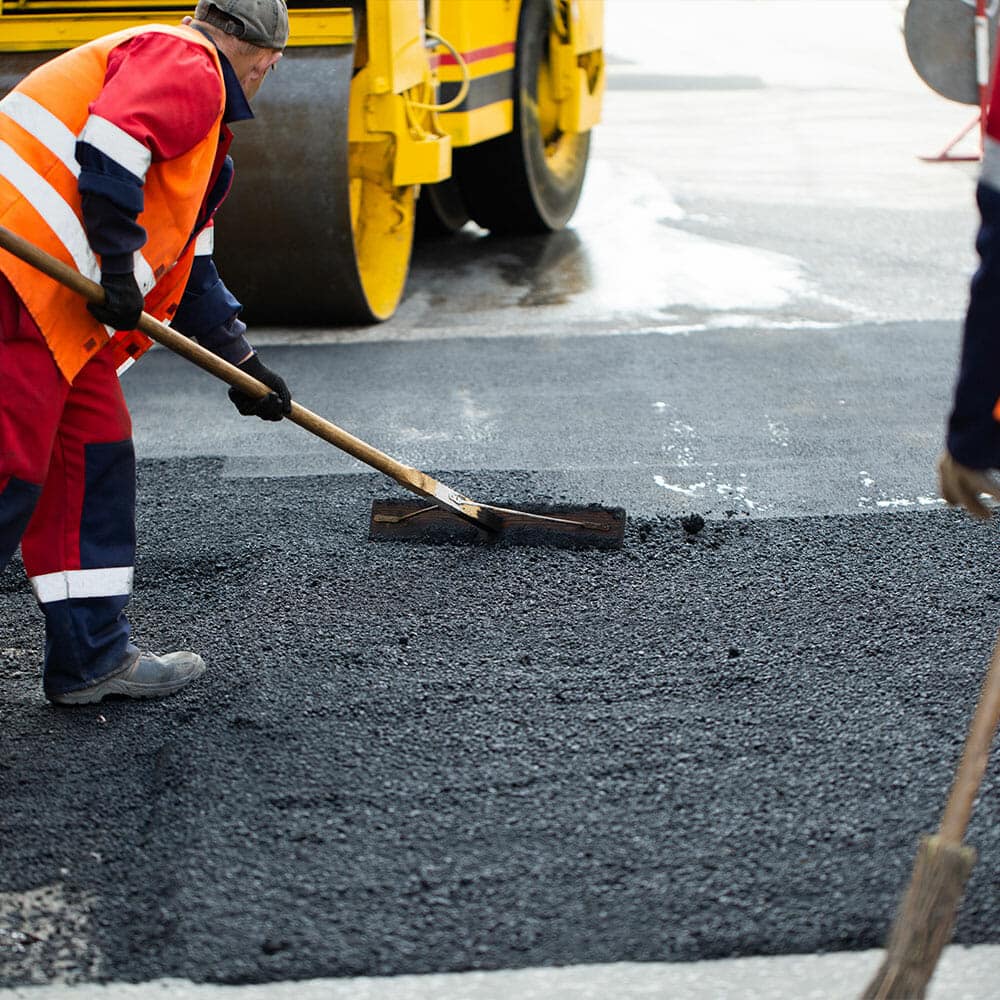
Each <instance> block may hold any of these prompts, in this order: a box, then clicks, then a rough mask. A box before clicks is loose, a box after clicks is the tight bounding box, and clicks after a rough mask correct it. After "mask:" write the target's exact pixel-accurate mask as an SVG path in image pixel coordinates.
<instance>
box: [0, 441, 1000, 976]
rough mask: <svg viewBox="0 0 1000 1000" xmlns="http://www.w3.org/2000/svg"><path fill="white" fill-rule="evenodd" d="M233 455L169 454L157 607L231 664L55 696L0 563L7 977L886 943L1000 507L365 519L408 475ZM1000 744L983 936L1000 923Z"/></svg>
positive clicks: (143, 502)
mask: <svg viewBox="0 0 1000 1000" xmlns="http://www.w3.org/2000/svg"><path fill="white" fill-rule="evenodd" d="M220 472H221V466H220V465H219V464H218V463H215V462H212V461H207V460H205V461H201V460H176V461H168V462H145V463H142V464H141V466H140V496H139V521H138V528H139V544H140V554H139V561H138V566H137V574H136V592H135V597H134V598H133V602H132V605H131V610H130V616H131V618H132V621H133V625H134V630H135V638H136V641H137V642H138V643H139V644H140V645H142V646H143V647H145V648H149V649H152V650H154V651H163V650H167V649H174V648H192V649H195V650H197V651H198V652H200V653H201V654H202V655H203V656H204V657H205V659H206V661H207V662H208V665H209V669H208V672H207V673H206V675H205V676H204V677H203V678H202V679H201V680H199V681H198V682H197V683H196V684H194V685H192V686H191V688H189V689H188V690H186V691H185V692H183V693H182V694H180V695H178V696H175V697H174V698H171V699H168V700H165V701H162V702H149V703H132V702H127V701H122V700H117V701H105V702H104V703H102V704H100V705H95V706H86V707H81V708H74V709H65V708H56V707H53V706H51V705H49V704H47V703H46V702H45V701H44V698H43V697H42V693H41V684H40V678H39V676H38V663H39V661H40V657H41V645H42V630H41V623H40V615H39V613H38V612H37V610H36V609H35V607H34V603H33V600H32V598H31V595H30V592H29V590H28V587H27V584H26V583H25V581H24V579H23V576H22V575H21V573H20V569H19V567H16V566H14V567H11V568H10V569H9V570H8V571H7V573H6V574H5V575H4V576H3V577H0V802H2V804H3V807H2V809H0V844H2V852H3V864H2V865H0V985H4V986H10V985H18V984H22V983H28V982H32V981H41V980H44V979H46V978H49V977H53V976H59V977H61V978H64V979H69V980H74V979H77V980H82V979H99V978H110V979H117V980H131V981H144V980H147V979H153V978H157V977H160V976H180V977H187V978H190V979H193V980H195V981H203V980H212V981H220V982H259V981H268V980H276V979H296V978H310V977H318V976H348V975H361V974H364V975H385V974H401V973H413V972H429V971H438V972H440V971H449V970H463V969H474V968H483V969H489V968H501V967H521V966H537V965H563V964H571V963H577V962H613V961H646V960H693V959H700V958H712V957H721V956H729V955H754V954H781V953H793V952H797V953H810V952H814V951H826V950H841V949H865V948H870V947H876V946H879V945H881V943H882V941H883V936H884V933H885V930H886V928H887V927H888V924H889V922H890V921H891V918H892V915H893V912H894V910H895V905H896V902H897V899H898V897H899V894H900V893H901V892H902V890H903V888H904V887H905V884H906V881H907V879H908V877H909V872H910V866H911V864H912V860H913V854H914V851H915V849H916V844H917V839H918V837H919V835H920V833H921V832H924V831H927V830H930V829H933V828H934V826H936V823H937V818H938V815H939V812H940V809H941V808H942V806H943V804H944V799H945V795H946V793H947V789H948V786H949V783H950V780H951V774H952V771H953V768H954V766H955V764H956V762H957V759H958V755H959V753H960V750H961V745H962V742H963V739H964V735H965V728H966V725H967V723H968V719H969V717H970V715H971V712H972V708H973V705H974V703H975V699H976V696H977V694H978V689H979V684H980V680H981V677H982V675H983V672H984V670H985V668H986V665H987V662H988V659H989V654H990V649H991V646H992V642H993V639H994V635H995V630H996V627H997V622H998V611H1000V573H998V569H1000V567H998V565H997V562H998V556H997V552H998V551H1000V550H998V546H997V545H996V534H995V532H996V529H995V528H992V527H982V526H979V525H974V524H971V523H970V522H968V521H967V520H966V519H964V518H962V517H961V516H960V515H958V514H956V513H954V512H950V511H943V510H939V511H933V512H921V513H884V514H866V515H863V516H857V517H825V518H808V519H771V520H749V519H747V518H745V517H740V516H736V517H732V518H729V519H722V520H708V521H707V522H703V523H700V524H699V523H698V521H696V520H693V519H689V520H687V521H686V522H685V523H682V520H683V519H679V518H663V519H653V520H642V521H635V520H633V521H630V522H629V527H628V532H627V537H626V542H625V547H624V548H623V549H622V550H621V551H619V552H575V551H566V550H549V549H541V548H514V547H511V548H504V547H488V548H487V547H474V546H459V545H450V544H443V545H419V544H393V543H383V544H372V543H370V542H368V541H367V519H368V512H369V507H370V504H371V501H372V499H373V498H375V497H377V496H384V495H386V490H387V486H386V483H385V481H384V480H382V479H381V478H377V477H372V476H357V477H353V476H335V477H315V478H308V477H304V478H298V479H294V478H293V479H273V480H267V479H224V478H222V476H221V474H220ZM435 474H439V475H440V476H441V478H442V479H443V480H444V481H447V482H452V481H454V482H456V483H460V484H461V485H462V486H463V487H464V488H465V489H466V490H467V491H468V493H469V494H470V495H473V496H477V497H482V498H483V499H496V500H498V501H499V500H502V501H504V502H509V503H511V504H512V505H516V504H517V503H518V502H519V501H521V502H546V503H547V502H555V503H559V502H567V501H570V502H571V501H573V499H574V498H572V497H561V496H545V495H544V493H545V483H544V479H543V477H541V476H540V475H538V476H536V475H533V474H530V473H523V474H521V475H515V476H511V475H508V474H505V475H503V476H502V477H501V476H500V475H499V474H494V475H487V474H482V475H479V476H473V477H470V476H468V475H467V474H462V475H461V476H455V475H453V474H451V473H447V472H440V473H435ZM390 489H391V487H390ZM609 499H613V498H609ZM695 515H698V519H699V520H701V517H700V514H699V513H698V512H697V511H692V512H691V514H690V515H689V518H694V516H695ZM693 529H695V530H693ZM997 774H998V768H997V767H992V768H991V770H990V773H989V774H988V775H987V779H986V782H985V783H984V786H983V790H982V795H981V798H980V802H979V806H978V809H977V812H976V815H975V816H974V818H973V822H972V825H971V828H970V831H969V836H968V842H970V843H972V844H973V845H974V846H975V847H976V848H977V850H978V851H979V856H980V860H979V863H978V864H977V866H976V869H975V870H974V872H973V876H972V879H971V881H970V884H969V886H968V890H967V893H966V897H965V903H964V906H963V909H962V913H961V917H960V919H959V923H958V927H957V932H956V939H957V940H958V941H960V942H965V943H975V942H984V941H992V942H997V941H998V940H1000V938H998V936H997V935H998V931H997V928H998V927H1000V898H998V896H997V894H996V892H995V891H994V888H993V884H994V883H995V872H996V870H997V866H998V864H1000V822H998V818H1000V806H998V804H997V803H998V801H1000V798H998V795H997V792H998V787H997V786H998V781H997Z"/></svg>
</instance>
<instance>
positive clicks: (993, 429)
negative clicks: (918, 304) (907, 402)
mask: <svg viewBox="0 0 1000 1000" xmlns="http://www.w3.org/2000/svg"><path fill="white" fill-rule="evenodd" d="M996 76H997V74H996V73H994V80H995V79H996ZM976 201H977V203H978V205H979V214H980V226H979V235H978V237H977V239H976V250H977V251H978V253H979V258H980V263H979V268H978V269H977V271H976V273H975V275H974V277H973V279H972V284H971V288H970V292H969V305H968V309H967V311H966V316H965V328H964V334H963V338H962V353H961V361H960V364H959V371H958V379H957V382H956V384H955V391H954V400H953V406H952V411H951V415H950V417H949V420H948V428H947V437H946V441H945V450H944V452H943V453H942V455H941V457H940V459H939V460H938V490H939V492H940V493H941V496H942V497H944V499H945V500H947V501H948V503H950V504H953V505H955V506H958V507H964V508H965V509H966V510H967V511H968V512H969V513H970V514H971V515H972V516H973V517H974V518H976V519H977V520H981V521H986V520H989V518H990V513H991V512H990V509H989V507H987V505H986V504H985V503H983V500H982V499H981V497H982V495H983V494H986V495H987V496H990V497H993V498H994V499H996V500H1000V484H998V482H997V480H996V479H994V477H993V471H992V470H996V469H1000V332H998V330H1000V101H995V100H994V101H991V102H990V109H989V113H988V115H987V119H986V134H985V135H984V137H983V162H982V167H981V169H980V174H979V183H978V186H977V189H976Z"/></svg>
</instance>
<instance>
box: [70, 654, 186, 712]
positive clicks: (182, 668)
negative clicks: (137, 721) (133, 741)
mask: <svg viewBox="0 0 1000 1000" xmlns="http://www.w3.org/2000/svg"><path fill="white" fill-rule="evenodd" d="M204 672H205V661H204V660H203V659H202V658H201V657H200V656H199V655H198V654H197V653H189V652H187V651H186V650H182V651H180V652H177V653H164V654H163V655H162V656H156V655H155V654H154V653H140V652H138V651H136V652H134V653H130V654H129V656H128V657H127V659H126V661H125V665H124V666H123V667H122V668H121V669H120V670H116V671H115V672H114V673H111V674H108V675H107V676H106V677H102V678H101V679H100V680H98V681H95V682H94V683H93V684H91V685H89V686H88V687H85V688H80V689H79V690H77V691H67V692H66V693H65V694H53V695H50V698H51V699H52V701H54V702H56V703H57V704H59V705H90V704H93V703H94V702H95V701H100V700H101V699H102V698H104V697H105V696H106V695H109V694H120V695H124V696H125V697H126V698H165V697H166V696H167V695H168V694H173V693H174V692H175V691H179V690H180V689H181V688H182V687H184V685H185V684H188V683H190V682H191V681H193V680H194V679H195V678H196V677H200V676H201V675H202V674H203V673H204Z"/></svg>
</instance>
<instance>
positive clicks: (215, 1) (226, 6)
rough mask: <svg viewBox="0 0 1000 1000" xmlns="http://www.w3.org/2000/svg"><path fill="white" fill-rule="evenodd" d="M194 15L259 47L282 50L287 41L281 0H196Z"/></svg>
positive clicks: (286, 28)
mask: <svg viewBox="0 0 1000 1000" xmlns="http://www.w3.org/2000/svg"><path fill="white" fill-rule="evenodd" d="M194 16H195V19H196V20H198V21H205V22H206V23H207V24H213V25H215V26H216V27H217V28H220V29H221V30H222V31H224V32H225V33H226V34H227V35H232V36H233V37H234V38H238V39H239V40H240V41H242V42H249V43H250V44H251V45H258V46H260V48H262V49H283V48H284V47H285V46H286V45H287V44H288V8H287V7H286V6H285V0H198V6H197V7H196V8H195V11H194Z"/></svg>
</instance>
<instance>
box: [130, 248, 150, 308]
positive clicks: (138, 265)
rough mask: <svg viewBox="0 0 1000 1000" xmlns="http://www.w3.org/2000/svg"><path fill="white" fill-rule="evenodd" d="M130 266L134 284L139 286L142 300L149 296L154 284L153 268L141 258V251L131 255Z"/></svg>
mask: <svg viewBox="0 0 1000 1000" xmlns="http://www.w3.org/2000/svg"><path fill="white" fill-rule="evenodd" d="M132 266H133V269H134V270H133V273H134V274H135V281H136V284H137V285H138V286H139V291H141V292H142V295H143V298H145V297H146V296H147V295H148V294H149V290H150V289H151V288H152V287H153V285H155V284H156V277H155V275H154V274H153V268H152V267H151V266H150V263H149V261H148V260H146V258H145V257H143V255H142V251H141V250H136V252H135V253H134V254H133V255H132Z"/></svg>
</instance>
